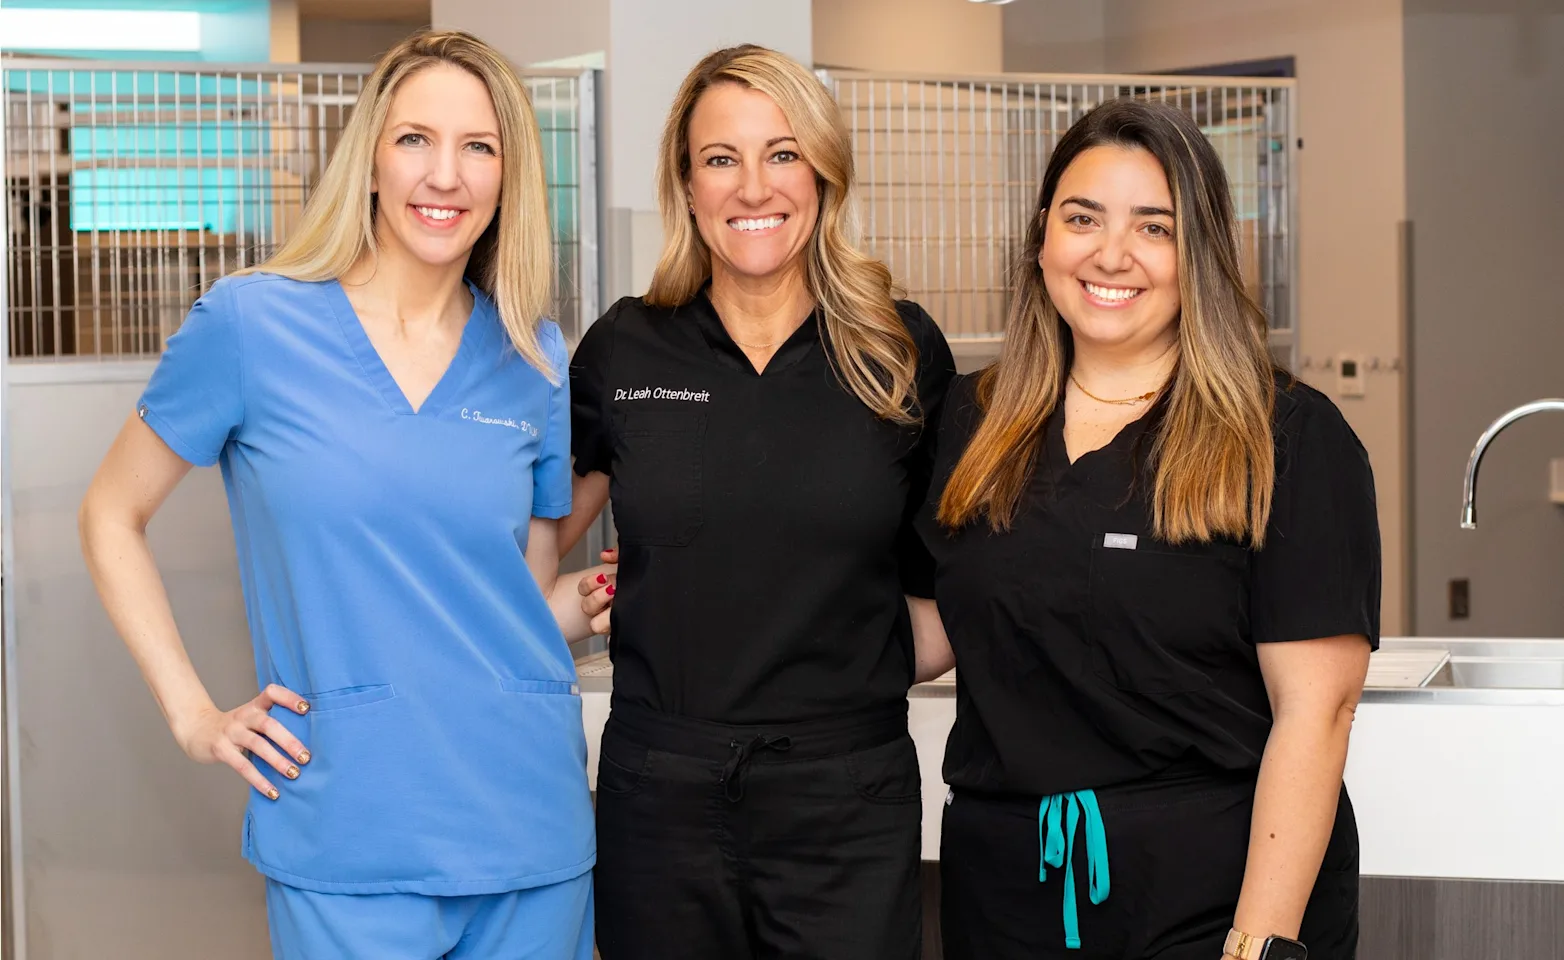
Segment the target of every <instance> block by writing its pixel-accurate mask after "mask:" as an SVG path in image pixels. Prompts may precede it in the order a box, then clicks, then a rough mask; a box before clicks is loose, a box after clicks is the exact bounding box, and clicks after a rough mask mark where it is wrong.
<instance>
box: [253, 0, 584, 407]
mask: <svg viewBox="0 0 1564 960" xmlns="http://www.w3.org/2000/svg"><path fill="white" fill-rule="evenodd" d="M442 63H443V64H450V65H451V66H454V67H458V68H460V69H462V70H465V71H467V72H468V73H470V74H472V75H473V76H475V77H477V78H478V79H479V80H481V81H483V85H484V86H485V87H487V88H488V91H489V97H490V99H492V100H493V101H494V113H495V116H496V117H498V118H499V122H500V130H499V134H500V157H501V160H500V163H501V173H500V205H499V209H498V210H497V211H496V212H495V215H494V220H493V221H492V222H491V223H490V224H489V226H488V228H487V229H486V230H484V232H483V234H482V235H481V236H480V237H479V238H478V240H477V242H476V243H475V244H474V245H473V248H472V254H471V256H470V257H469V259H468V261H467V271H466V273H467V278H468V279H469V280H471V281H472V282H473V283H474V284H475V285H476V286H477V287H478V288H479V289H481V290H482V291H483V292H484V293H486V294H488V295H489V297H490V298H491V299H493V300H494V304H495V306H496V307H497V308H498V310H499V315H500V320H501V322H502V323H504V325H505V330H506V332H507V333H509V334H510V341H511V343H512V344H513V345H515V348H516V352H517V353H519V354H521V356H522V357H524V358H525V359H526V361H527V362H528V363H530V364H531V365H532V366H533V367H536V368H537V369H538V370H540V371H542V372H543V373H544V374H545V375H546V376H548V377H549V379H550V380H552V381H554V382H556V383H557V382H558V381H559V378H560V375H561V373H560V371H557V370H554V369H552V367H551V364H550V362H549V358H548V356H547V355H546V354H545V353H544V351H543V346H542V344H541V343H540V342H539V339H538V323H539V320H540V318H541V317H542V316H543V314H544V312H545V311H546V310H547V309H548V305H549V302H550V294H551V293H552V284H553V277H554V246H553V241H552V238H551V236H550V234H549V218H548V212H547V211H548V188H547V185H546V183H545V181H544V174H543V145H542V140H541V136H540V134H539V133H538V122H537V118H536V116H535V115H534V114H533V111H532V103H531V101H530V99H529V98H528V97H527V90H526V87H525V86H523V85H522V82H521V78H520V77H519V76H517V74H516V71H515V70H513V69H511V67H510V64H508V63H506V61H505V58H504V57H502V56H501V55H500V54H499V52H498V51H496V50H495V49H494V48H493V47H491V46H489V45H488V44H486V43H484V42H483V41H482V40H479V39H478V38H477V37H474V36H471V35H470V34H466V33H461V32H459V31H445V32H431V31H420V32H419V33H415V34H413V35H412V36H411V37H408V38H407V39H406V40H403V41H402V42H401V43H399V44H397V45H396V46H395V47H392V48H391V50H390V51H389V52H387V53H386V55H385V56H383V57H381V58H380V62H379V63H377V64H376V65H375V69H374V72H373V73H371V74H370V75H369V78H368V79H367V80H366V81H365V82H364V88H363V91H362V92H361V93H360V94H359V96H358V102H357V103H356V104H355V105H354V107H353V114H352V116H351V117H350V118H349V120H348V123H347V126H346V128H344V129H343V131H342V139H341V141H340V142H339V143H338V144H337V148H336V150H335V151H334V152H333V153H332V157H331V162H330V163H329V164H328V165H327V167H326V172H325V174H324V175H323V176H322V177H321V179H320V183H319V185H317V186H316V188H315V190H314V192H313V193H312V194H311V195H310V199H309V203H307V204H306V205H305V207H304V214H303V217H302V218H301V219H300V221H299V223H298V225H297V226H296V227H295V228H294V230H293V231H292V233H291V234H290V235H289V237H288V239H287V240H286V241H285V242H284V243H283V244H282V246H281V247H280V248H278V250H277V252H276V253H274V254H273V255H272V256H271V258H270V259H268V260H266V261H265V262H264V263H260V264H258V265H256V266H253V267H247V268H245V269H243V270H239V271H236V273H253V272H256V271H266V272H268V273H275V274H279V275H281V276H284V277H291V278H292V279H294V280H306V281H319V280H335V279H338V278H340V277H342V276H343V275H344V274H345V273H347V272H348V271H349V270H350V269H352V267H353V266H354V265H355V264H357V263H358V262H359V261H360V260H361V259H363V257H365V256H366V255H370V256H372V255H374V254H375V253H376V251H377V244H376V241H375V203H374V201H373V198H372V194H371V193H370V180H371V178H372V176H373V174H374V168H375V146H376V143H377V141H378V140H379V138H380V133H381V131H382V129H383V128H384V127H385V123H386V116H387V115H388V114H389V113H390V110H391V101H392V99H393V98H394V97H395V96H396V91H397V89H398V87H399V86H400V85H401V84H402V82H403V81H405V80H406V79H407V78H408V77H410V76H412V75H413V74H415V73H417V72H419V71H420V70H425V69H428V68H429V67H432V66H435V65H437V64H442Z"/></svg>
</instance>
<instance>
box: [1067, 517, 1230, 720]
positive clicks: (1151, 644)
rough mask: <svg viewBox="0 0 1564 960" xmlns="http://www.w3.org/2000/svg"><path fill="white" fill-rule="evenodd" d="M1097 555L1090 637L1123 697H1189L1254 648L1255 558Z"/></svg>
mask: <svg viewBox="0 0 1564 960" xmlns="http://www.w3.org/2000/svg"><path fill="white" fill-rule="evenodd" d="M1215 546H1216V549H1217V550H1218V551H1220V552H1212V549H1213V547H1212V545H1204V546H1202V547H1201V548H1200V549H1201V550H1203V551H1205V552H1199V553H1195V552H1187V553H1186V552H1174V551H1171V550H1170V551H1159V550H1144V549H1134V550H1123V549H1116V548H1111V547H1104V546H1102V545H1100V544H1098V545H1094V546H1093V547H1092V559H1091V574H1090V578H1089V582H1090V587H1089V589H1090V594H1091V596H1090V605H1089V612H1088V615H1089V619H1090V623H1089V631H1088V635H1089V637H1090V640H1091V658H1092V668H1093V670H1094V671H1095V672H1096V673H1097V674H1098V676H1101V677H1102V678H1103V679H1105V680H1107V681H1108V682H1110V683H1112V684H1113V685H1114V686H1115V687H1118V688H1119V689H1121V690H1127V691H1130V692H1134V693H1153V694H1156V693H1187V692H1191V691H1195V690H1201V689H1204V688H1205V687H1207V686H1209V685H1210V683H1211V679H1212V676H1213V675H1214V674H1215V673H1216V672H1218V671H1219V670H1221V669H1222V668H1223V667H1224V666H1226V665H1227V664H1228V663H1229V662H1230V661H1231V659H1232V656H1233V652H1234V650H1235V649H1238V648H1240V647H1241V646H1242V645H1243V644H1244V643H1245V642H1246V641H1245V639H1244V638H1245V636H1246V635H1247V632H1248V628H1247V624H1248V595H1247V566H1246V558H1247V552H1246V551H1244V550H1243V549H1242V548H1241V547H1226V546H1224V545H1215Z"/></svg>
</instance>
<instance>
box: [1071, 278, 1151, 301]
mask: <svg viewBox="0 0 1564 960" xmlns="http://www.w3.org/2000/svg"><path fill="white" fill-rule="evenodd" d="M1080 284H1081V289H1083V290H1085V291H1086V298H1087V299H1088V300H1091V301H1092V302H1094V303H1098V304H1101V305H1103V306H1109V307H1119V306H1123V305H1124V304H1127V303H1131V302H1133V301H1134V300H1136V299H1137V298H1139V297H1140V296H1141V294H1143V293H1145V292H1146V288H1145V287H1115V286H1108V285H1106V284H1101V283H1090V282H1088V281H1086V280H1082V281H1080Z"/></svg>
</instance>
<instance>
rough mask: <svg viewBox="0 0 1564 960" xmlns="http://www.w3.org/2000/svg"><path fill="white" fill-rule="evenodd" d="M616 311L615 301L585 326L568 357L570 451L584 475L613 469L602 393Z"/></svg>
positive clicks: (605, 407)
mask: <svg viewBox="0 0 1564 960" xmlns="http://www.w3.org/2000/svg"><path fill="white" fill-rule="evenodd" d="M622 302H623V301H621V303H622ZM618 313H619V304H617V303H616V304H614V305H613V306H612V307H611V308H609V311H608V312H607V313H606V314H604V315H603V316H602V318H601V319H599V320H598V321H597V322H596V323H594V324H592V325H591V326H590V327H588V328H587V332H586V335H585V336H583V337H582V338H581V342H580V343H579V344H578V345H577V346H576V354H575V357H574V358H573V359H572V360H571V361H570V431H571V442H570V452H571V455H572V456H573V457H575V470H576V473H577V474H579V475H581V476H583V477H584V476H586V475H587V474H589V473H593V472H597V473H612V472H613V441H612V438H611V436H610V434H609V424H608V411H607V404H606V403H605V402H604V401H605V397H604V393H605V391H606V386H605V385H606V384H607V382H608V365H609V362H610V361H611V360H612V358H613V352H614V320H615V317H616V316H617V315H618Z"/></svg>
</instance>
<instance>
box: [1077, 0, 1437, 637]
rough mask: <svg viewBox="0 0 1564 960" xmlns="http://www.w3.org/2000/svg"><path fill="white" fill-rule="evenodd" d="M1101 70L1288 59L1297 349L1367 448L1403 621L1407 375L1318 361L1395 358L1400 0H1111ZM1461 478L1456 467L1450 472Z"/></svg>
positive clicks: (1388, 599) (1402, 157)
mask: <svg viewBox="0 0 1564 960" xmlns="http://www.w3.org/2000/svg"><path fill="white" fill-rule="evenodd" d="M1103 22H1104V27H1105V32H1106V34H1107V37H1106V45H1107V49H1106V58H1105V59H1106V62H1105V66H1106V68H1107V69H1108V70H1109V71H1111V72H1120V71H1124V72H1130V71H1151V70H1171V69H1177V68H1179V67H1196V66H1204V65H1209V64H1218V63H1227V62H1234V61H1242V60H1258V59H1265V58H1270V57H1284V56H1293V57H1296V58H1297V75H1298V86H1299V107H1298V123H1299V132H1300V133H1301V135H1302V137H1303V141H1304V149H1303V150H1302V151H1301V152H1300V154H1299V173H1298V176H1299V184H1300V186H1299V212H1298V220H1299V224H1298V230H1299V247H1298V260H1299V313H1300V319H1299V334H1300V349H1299V356H1300V357H1303V358H1308V359H1309V360H1311V361H1312V362H1313V364H1314V368H1313V369H1305V370H1303V371H1301V373H1302V374H1303V375H1304V377H1305V379H1308V380H1310V381H1311V382H1313V383H1314V384H1315V385H1316V386H1319V387H1321V388H1322V389H1325V390H1326V392H1327V393H1330V394H1332V399H1334V400H1335V401H1336V402H1337V404H1338V405H1339V406H1340V407H1341V408H1342V411H1343V413H1345V414H1346V416H1347V419H1348V420H1349V421H1350V422H1351V423H1352V426H1353V428H1354V429H1355V430H1356V431H1357V433H1358V436H1359V437H1361V438H1362V440H1363V443H1364V445H1365V446H1366V447H1367V448H1368V451H1369V455H1370V457H1371V458H1372V460H1373V463H1374V472H1375V476H1376V479H1377V481H1378V492H1379V509H1380V530H1381V532H1382V535H1383V538H1384V544H1385V603H1384V619H1383V623H1384V629H1385V632H1386V633H1398V632H1401V631H1402V630H1403V629H1404V624H1405V623H1406V617H1405V609H1404V608H1405V604H1406V589H1405V587H1406V584H1405V582H1404V578H1405V576H1406V568H1405V557H1404V552H1405V551H1404V544H1405V539H1406V522H1405V517H1404V515H1403V511H1404V509H1405V502H1404V496H1403V490H1404V488H1405V481H1404V471H1405V464H1404V462H1403V461H1404V455H1403V449H1402V442H1403V436H1404V430H1403V428H1402V415H1403V407H1404V404H1403V400H1402V391H1403V388H1404V384H1403V382H1402V377H1401V375H1400V374H1398V373H1391V372H1388V371H1385V372H1380V373H1377V374H1371V375H1370V376H1369V380H1368V391H1367V396H1366V397H1363V398H1343V397H1338V396H1335V394H1334V390H1333V387H1334V384H1333V382H1332V379H1331V377H1330V376H1329V375H1328V374H1322V373H1321V371H1320V369H1319V365H1320V364H1321V363H1322V362H1323V361H1324V360H1325V359H1326V358H1327V357H1333V356H1335V355H1337V354H1340V353H1344V352H1345V353H1353V354H1357V355H1359V356H1361V357H1363V358H1364V359H1365V360H1371V359H1374V358H1378V359H1379V360H1380V361H1381V364H1382V366H1388V364H1389V363H1390V361H1392V360H1394V359H1397V358H1399V357H1400V356H1401V352H1402V345H1401V344H1402V322H1401V310H1402V304H1401V297H1400V293H1399V281H1400V277H1401V276H1402V268H1401V264H1400V260H1399V250H1400V247H1399V235H1400V233H1399V231H1400V224H1401V222H1402V221H1403V220H1405V218H1406V148H1405V141H1406V123H1405V89H1404V80H1403V70H1402V0H1180V2H1178V3H1168V2H1166V0H1107V3H1106V7H1105V12H1104V19H1103ZM1452 479H1458V478H1452Z"/></svg>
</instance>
